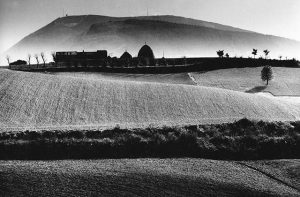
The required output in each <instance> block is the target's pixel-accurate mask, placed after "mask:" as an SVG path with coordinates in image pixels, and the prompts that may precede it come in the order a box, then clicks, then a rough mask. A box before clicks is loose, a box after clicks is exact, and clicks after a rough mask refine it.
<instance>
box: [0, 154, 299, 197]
mask: <svg viewBox="0 0 300 197" xmlns="http://www.w3.org/2000/svg"><path fill="white" fill-rule="evenodd" d="M278 162H280V163H282V165H284V163H288V165H285V166H286V169H285V171H289V170H292V171H293V170H294V169H299V166H300V162H299V160H283V161H268V164H267V165H265V166H264V168H263V169H261V171H258V170H256V169H253V168H249V167H247V166H245V165H244V164H240V163H238V162H234V161H217V160H204V159H118V160H114V159H112V160H110V159H109V160H77V161H74V160H62V161H0V173H1V176H0V193H1V194H2V195H4V196H32V195H34V196H40V195H42V196H100V195H102V196H299V195H300V193H299V187H298V185H297V184H293V183H291V182H288V181H289V180H290V178H291V177H293V180H295V181H298V182H299V181H300V180H299V178H300V177H299V173H297V172H296V171H294V172H293V173H291V174H290V175H286V174H283V175H281V176H278V177H271V176H268V174H267V173H265V172H264V171H267V172H268V171H273V169H275V170H277V168H276V167H274V165H273V164H274V163H275V164H276V163H278ZM246 164H247V162H246ZM291 164H292V165H291ZM293 166H294V167H293ZM295 166H296V168H295ZM286 181H287V182H286Z"/></svg>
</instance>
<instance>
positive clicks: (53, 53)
mask: <svg viewBox="0 0 300 197" xmlns="http://www.w3.org/2000/svg"><path fill="white" fill-rule="evenodd" d="M51 55H52V59H53V61H54V62H55V60H56V54H55V52H52V53H51Z"/></svg>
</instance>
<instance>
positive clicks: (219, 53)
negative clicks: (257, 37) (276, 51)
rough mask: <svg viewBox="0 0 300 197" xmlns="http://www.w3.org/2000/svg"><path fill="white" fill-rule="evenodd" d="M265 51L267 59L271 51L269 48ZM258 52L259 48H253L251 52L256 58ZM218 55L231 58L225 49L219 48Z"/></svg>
mask: <svg viewBox="0 0 300 197" xmlns="http://www.w3.org/2000/svg"><path fill="white" fill-rule="evenodd" d="M263 52H264V54H265V59H267V57H268V55H269V53H270V51H269V50H268V49H266V50H264V51H263ZM257 53H258V50H257V49H253V50H252V53H251V54H252V55H253V57H254V59H255V56H256V55H257ZM217 55H218V56H219V57H220V58H223V57H224V56H225V57H226V58H229V54H228V53H226V54H224V50H219V51H217ZM279 59H280V60H281V59H282V56H281V55H280V56H279Z"/></svg>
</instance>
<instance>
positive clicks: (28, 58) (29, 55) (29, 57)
mask: <svg viewBox="0 0 300 197" xmlns="http://www.w3.org/2000/svg"><path fill="white" fill-rule="evenodd" d="M27 60H28V65H29V66H30V60H31V54H30V53H28V55H27Z"/></svg>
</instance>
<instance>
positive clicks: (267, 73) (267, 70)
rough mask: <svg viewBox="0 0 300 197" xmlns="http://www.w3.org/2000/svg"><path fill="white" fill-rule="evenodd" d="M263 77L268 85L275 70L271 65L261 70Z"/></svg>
mask: <svg viewBox="0 0 300 197" xmlns="http://www.w3.org/2000/svg"><path fill="white" fill-rule="evenodd" d="M261 79H262V80H263V81H267V85H268V84H269V81H270V80H272V79H273V70H272V67H271V66H268V65H267V66H264V67H263V69H262V70H261Z"/></svg>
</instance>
